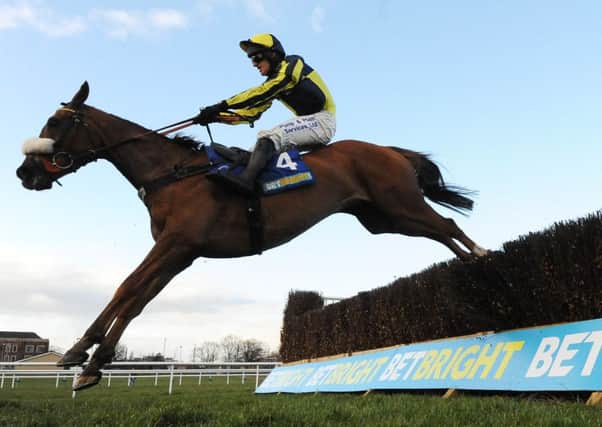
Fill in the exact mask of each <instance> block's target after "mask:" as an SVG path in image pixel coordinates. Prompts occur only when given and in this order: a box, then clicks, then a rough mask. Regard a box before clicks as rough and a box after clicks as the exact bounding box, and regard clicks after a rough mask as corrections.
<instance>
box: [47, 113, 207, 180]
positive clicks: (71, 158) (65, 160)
mask: <svg viewBox="0 0 602 427" xmlns="http://www.w3.org/2000/svg"><path fill="white" fill-rule="evenodd" d="M59 111H67V112H70V113H71V114H72V115H71V125H70V126H68V127H66V128H65V129H64V130H63V132H62V133H61V134H60V135H59V137H58V138H57V139H56V140H55V144H57V145H58V144H60V142H61V141H62V140H64V139H65V137H66V136H67V135H68V134H69V132H70V131H71V130H72V129H74V130H75V132H77V130H78V129H79V128H80V126H83V127H84V128H86V129H89V128H88V126H89V125H88V123H87V122H86V121H84V113H83V112H81V111H80V110H76V109H73V108H69V107H66V106H64V107H61V108H59ZM193 119H194V118H193V117H191V118H189V119H186V120H182V121H179V122H177V123H172V124H170V125H167V126H163V127H161V128H158V129H154V130H149V131H147V132H143V133H141V134H139V135H135V136H132V137H130V138H126V139H122V140H120V141H116V142H114V143H112V144H108V145H105V146H102V147H99V148H88V149H86V150H84V151H82V152H79V153H71V152H68V151H58V152H56V153H54V154H53V155H52V158H51V160H50V164H51V165H52V166H53V167H55V168H57V169H59V170H67V169H71V168H73V166H74V165H76V168H75V170H77V169H79V168H80V167H81V166H83V165H84V164H86V163H89V162H93V161H96V160H98V159H99V158H100V157H101V156H102V154H103V153H105V152H107V151H109V150H112V149H114V148H116V147H119V146H121V145H125V144H127V143H130V142H133V141H136V140H138V139H140V138H143V137H145V136H148V135H152V134H157V133H160V134H161V135H167V134H169V133H172V132H176V131H178V130H180V129H184V128H185V127H188V126H191V125H193V124H194V120H193ZM97 130H98V129H97ZM207 130H208V131H209V126H207ZM98 132H99V133H100V134H101V136H102V132H101V131H100V130H98ZM209 135H210V137H211V132H210V131H209ZM211 139H212V140H213V138H211Z"/></svg>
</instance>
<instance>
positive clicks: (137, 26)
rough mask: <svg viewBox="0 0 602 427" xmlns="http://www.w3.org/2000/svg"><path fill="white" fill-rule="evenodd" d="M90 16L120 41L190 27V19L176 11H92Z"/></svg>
mask: <svg viewBox="0 0 602 427" xmlns="http://www.w3.org/2000/svg"><path fill="white" fill-rule="evenodd" d="M89 16H90V19H91V20H92V21H94V22H96V23H97V24H98V25H99V26H100V28H101V29H102V31H104V32H105V33H106V34H107V35H108V36H110V37H114V38H118V39H127V38H129V37H131V36H150V35H153V34H156V31H168V30H172V29H179V28H184V27H186V26H187V25H188V18H187V17H186V16H185V15H184V14H183V13H182V12H180V11H177V10H175V9H152V10H149V11H130V10H122V9H92V11H90V14H89Z"/></svg>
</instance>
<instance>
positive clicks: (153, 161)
mask: <svg viewBox="0 0 602 427" xmlns="http://www.w3.org/2000/svg"><path fill="white" fill-rule="evenodd" d="M89 90H90V89H89V85H88V82H84V83H83V84H82V85H81V87H80V89H79V90H78V91H77V92H76V93H75V95H74V96H73V98H72V99H71V101H69V102H68V103H63V104H62V106H61V107H59V108H58V109H57V110H56V112H55V113H54V114H53V115H52V116H51V117H50V118H49V119H48V120H47V122H46V123H45V125H44V126H43V128H42V130H41V132H40V134H39V137H38V138H32V139H30V140H28V141H26V143H24V145H23V151H24V154H25V160H24V161H23V163H22V164H21V165H20V166H19V168H18V169H17V176H18V178H19V179H20V180H21V183H22V185H23V186H24V187H25V188H27V189H30V190H46V189H50V188H52V186H53V183H54V182H55V181H57V180H58V179H59V178H61V177H62V176H64V175H67V174H70V173H74V172H76V171H77V170H78V169H79V168H80V167H82V166H84V165H86V164H88V163H90V162H92V161H96V160H98V159H104V160H107V161H109V162H111V163H112V164H113V165H114V166H115V167H116V168H117V170H118V171H119V172H121V174H122V175H123V176H124V177H125V178H126V179H127V180H128V181H129V182H130V183H131V184H132V185H133V186H134V188H136V189H143V188H144V189H146V191H145V193H146V194H143V196H144V198H143V201H144V204H145V205H146V207H147V209H148V213H149V215H150V220H151V227H150V228H151V233H152V237H153V239H154V242H155V243H154V245H153V247H152V249H151V250H150V252H149V253H148V254H147V255H146V257H145V258H144V260H143V261H142V262H141V264H140V265H139V266H138V267H137V268H136V269H135V270H134V271H133V272H132V273H131V274H130V275H129V276H128V277H127V278H126V279H125V280H124V281H123V283H122V284H121V285H120V286H119V287H118V289H117V290H116V292H115V294H114V296H113V298H112V299H111V301H110V302H109V303H108V305H107V306H106V308H104V310H103V311H102V312H101V313H100V315H99V316H98V317H97V318H96V319H95V320H94V321H93V322H92V324H91V325H90V327H89V328H88V329H87V330H86V332H85V333H84V335H83V336H82V337H81V338H80V339H79V340H78V341H77V342H76V343H75V344H74V345H73V346H72V347H71V348H70V349H69V350H68V351H67V352H66V353H65V355H64V356H63V357H62V358H61V359H60V360H59V362H58V363H57V365H58V366H64V367H68V366H78V365H79V366H84V365H85V368H84V369H83V371H82V372H81V374H80V375H79V376H78V378H77V379H76V381H75V382H74V384H73V390H81V389H84V388H87V387H91V386H93V385H96V384H98V382H99V381H100V379H101V376H102V373H101V368H102V367H103V366H104V365H105V364H107V363H109V362H110V361H111V360H112V358H113V356H114V354H115V346H116V345H117V344H118V342H119V339H120V337H121V336H122V334H123V332H124V330H125V329H126V327H127V326H128V324H129V323H130V322H131V321H132V319H134V318H135V317H136V316H138V315H139V314H140V313H141V312H142V310H143V309H144V307H145V306H146V305H147V304H148V303H149V302H150V301H151V300H152V299H153V298H154V297H155V296H156V295H157V294H158V293H159V292H160V291H161V290H162V289H163V288H164V287H165V286H166V285H167V284H168V283H169V281H170V280H171V279H172V278H173V277H174V276H176V275H177V274H178V273H180V272H181V271H183V270H184V269H186V268H187V267H189V266H190V265H191V264H192V262H193V261H194V260H195V259H196V258H198V257H214V258H236V257H243V256H248V255H253V254H255V253H258V252H259V251H262V250H267V249H270V248H274V247H276V246H279V245H282V244H285V243H287V242H288V241H289V240H291V239H293V238H294V237H296V236H298V235H300V234H301V233H303V232H305V231H306V230H308V229H309V228H310V227H312V226H313V225H315V224H316V223H318V222H319V221H321V220H322V219H324V218H326V217H328V216H330V215H333V214H335V213H347V214H351V215H354V216H355V217H356V218H357V219H358V220H359V222H360V223H361V224H362V225H363V226H364V227H365V228H366V229H367V230H368V231H370V232H371V233H374V234H378V233H397V234H403V235H407V236H422V237H427V238H429V239H432V240H435V241H437V242H440V243H442V244H443V245H445V246H447V247H448V248H449V249H450V250H451V251H452V252H453V253H454V254H455V255H456V256H458V257H459V258H461V259H462V260H467V259H472V258H474V257H478V256H483V255H485V254H486V253H487V251H486V250H485V249H483V248H482V247H480V246H479V245H477V244H476V243H475V242H473V241H472V240H471V239H470V238H468V237H467V236H466V234H464V232H463V231H462V230H461V229H460V228H459V227H458V226H457V225H456V223H455V222H454V221H453V220H452V219H449V218H444V217H442V216H441V215H439V214H438V213H437V212H436V211H435V210H434V209H433V208H432V207H431V206H430V205H429V204H428V203H427V202H426V201H425V197H426V198H427V199H429V200H431V201H432V202H435V203H438V204H441V205H443V206H446V207H448V208H451V209H454V210H457V211H459V212H466V211H469V210H471V209H472V206H473V201H472V200H471V199H470V197H468V196H469V195H470V194H469V193H467V192H466V191H464V189H462V188H461V187H453V186H449V185H447V184H446V183H445V182H444V180H443V178H442V175H441V172H440V170H439V168H438V166H437V165H436V164H435V163H434V162H433V161H431V160H430V159H429V157H428V156H427V155H425V154H422V153H418V152H415V151H411V150H406V149H402V148H397V147H384V146H378V145H375V144H371V143H367V142H362V141H356V140H343V141H338V142H335V143H332V144H330V145H329V146H327V147H325V148H321V149H319V150H315V151H312V152H310V153H307V154H305V155H304V160H305V162H306V164H307V165H308V166H309V168H310V169H311V170H312V172H313V174H314V176H315V177H316V183H315V184H313V185H309V186H305V187H302V188H298V189H294V190H291V191H288V192H281V193H279V194H275V195H270V196H267V197H261V205H260V208H259V211H258V212H257V213H256V214H257V217H258V218H259V219H260V220H261V223H262V225H263V227H262V229H261V232H262V233H261V234H262V235H261V237H262V238H261V240H260V247H259V248H257V247H255V245H254V243H253V241H252V240H253V239H251V238H250V233H249V224H250V222H249V219H248V217H247V214H248V212H247V211H248V210H250V208H249V197H248V196H244V195H241V194H237V193H233V192H231V190H229V189H227V188H226V187H223V186H221V185H219V184H218V183H215V182H212V181H211V180H209V179H206V177H205V172H206V171H207V170H208V167H207V165H208V162H209V161H208V158H207V153H206V150H203V149H199V148H198V147H196V146H194V147H193V146H192V145H191V144H185V143H184V144H183V143H179V142H178V141H180V140H181V139H182V137H181V136H176V137H173V138H169V137H167V136H165V135H163V134H160V133H158V132H155V131H150V130H148V129H146V128H144V127H142V126H140V125H138V124H136V123H133V122H131V121H128V120H125V119H122V118H120V117H117V116H115V115H112V114H109V113H106V112H104V111H102V110H100V109H97V108H95V107H92V106H90V105H87V104H85V102H86V100H87V98H88V95H89ZM193 172H194V173H193ZM59 184H60V183H59ZM149 189H150V190H151V191H149ZM256 243H257V242H255V244H256ZM460 245H463V246H464V248H461V247H460ZM93 345H98V346H97V348H96V350H95V351H94V352H93V354H92V356H91V357H90V355H89V354H88V352H87V350H89V349H90V348H91V347H92V346H93ZM88 359H89V360H88ZM86 362H87V363H86Z"/></svg>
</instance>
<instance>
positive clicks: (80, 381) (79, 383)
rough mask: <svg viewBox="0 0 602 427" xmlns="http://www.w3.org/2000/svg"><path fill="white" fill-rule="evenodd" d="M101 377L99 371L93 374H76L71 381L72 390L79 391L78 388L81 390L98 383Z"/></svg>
mask: <svg viewBox="0 0 602 427" xmlns="http://www.w3.org/2000/svg"><path fill="white" fill-rule="evenodd" d="M101 378H102V375H101V373H100V372H99V373H98V374H96V375H94V374H92V375H91V374H83V373H82V374H81V375H80V376H78V377H77V378H76V380H75V381H74V382H73V387H72V389H73V391H79V390H83V389H86V388H90V387H93V386H95V385H96V384H98V383H99V382H100V379H101Z"/></svg>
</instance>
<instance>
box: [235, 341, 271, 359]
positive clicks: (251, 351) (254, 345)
mask: <svg viewBox="0 0 602 427" xmlns="http://www.w3.org/2000/svg"><path fill="white" fill-rule="evenodd" d="M241 345H242V348H241V359H242V360H241V362H258V361H259V360H261V359H262V358H263V357H264V355H265V354H266V353H267V349H266V347H265V346H264V345H263V343H261V342H259V341H257V340H254V339H248V340H244V341H243V342H242V343H241Z"/></svg>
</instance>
